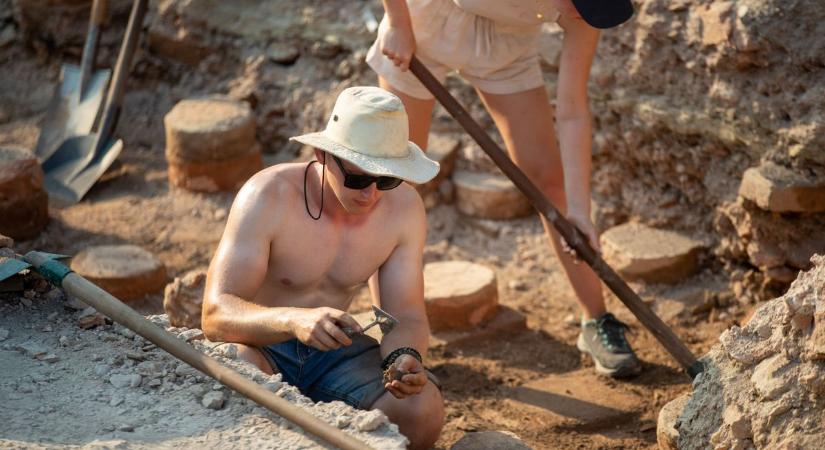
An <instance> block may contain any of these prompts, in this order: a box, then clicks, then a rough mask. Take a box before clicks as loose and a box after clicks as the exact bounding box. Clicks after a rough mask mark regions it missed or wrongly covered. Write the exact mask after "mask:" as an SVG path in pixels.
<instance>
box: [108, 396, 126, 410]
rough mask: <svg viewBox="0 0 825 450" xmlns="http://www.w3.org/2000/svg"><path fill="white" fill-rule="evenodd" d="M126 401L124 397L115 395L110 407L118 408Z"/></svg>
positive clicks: (110, 401)
mask: <svg viewBox="0 0 825 450" xmlns="http://www.w3.org/2000/svg"><path fill="white" fill-rule="evenodd" d="M124 400H126V399H125V398H124V397H123V396H122V395H120V394H115V395H113V396H112V398H111V400H109V406H111V407H113V408H114V407H116V406H120V404H121V403H123V401H124Z"/></svg>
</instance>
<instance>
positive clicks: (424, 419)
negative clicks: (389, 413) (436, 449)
mask: <svg viewBox="0 0 825 450" xmlns="http://www.w3.org/2000/svg"><path fill="white" fill-rule="evenodd" d="M433 390H434V391H435V392H432V393H427V394H429V395H427V396H426V397H422V398H421V399H419V400H420V401H417V402H411V403H410V404H409V406H408V407H407V408H404V409H403V410H402V411H401V412H400V413H401V415H402V417H403V419H402V420H401V421H403V422H405V424H406V425H407V426H406V427H405V429H404V430H403V431H404V432H405V434H406V436H407V438H408V439H409V440H410V443H411V444H410V448H422V449H428V448H431V447H432V446H433V445H434V444H435V442H436V441H437V440H438V437H439V435H441V429H442V428H443V427H444V402H443V400H442V399H441V394H440V393H439V392H438V390H437V389H435V387H434V386H433Z"/></svg>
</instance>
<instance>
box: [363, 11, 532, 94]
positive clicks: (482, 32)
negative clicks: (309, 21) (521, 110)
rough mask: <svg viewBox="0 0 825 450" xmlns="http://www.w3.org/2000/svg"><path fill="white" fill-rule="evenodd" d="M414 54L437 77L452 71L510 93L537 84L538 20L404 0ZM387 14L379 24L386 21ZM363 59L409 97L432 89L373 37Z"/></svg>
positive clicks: (489, 90)
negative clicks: (510, 19)
mask: <svg viewBox="0 0 825 450" xmlns="http://www.w3.org/2000/svg"><path fill="white" fill-rule="evenodd" d="M407 4H408V7H409V10H410V17H411V19H412V26H413V30H414V33H415V41H416V56H417V57H418V59H419V60H421V62H422V63H423V64H424V65H425V66H427V68H428V69H430V71H431V72H432V73H433V75H434V76H435V77H436V78H437V79H438V80H439V81H441V82H442V83H443V82H444V79H445V78H446V76H447V74H448V73H449V72H451V71H457V72H458V73H459V74H460V75H461V76H462V77H463V78H464V79H465V80H467V81H468V82H469V83H470V84H472V85H473V86H475V87H476V88H477V89H479V90H481V91H483V92H487V93H490V94H514V93H516V92H523V91H526V90H530V89H534V88H536V87H539V86H542V85H543V83H544V80H543V78H542V74H541V68H540V66H539V56H538V36H539V30H540V28H541V24H540V23H539V24H533V25H518V26H517V25H512V24H506V23H502V22H499V21H494V20H492V19H489V18H487V17H483V16H479V15H476V14H473V13H470V12H467V11H465V10H463V9H461V8H459V7H458V6H456V4H455V3H453V1H452V0H408V1H407ZM386 26H388V24H387V18H386V16H385V17H384V19H383V20H382V21H381V25H380V27H386ZM367 64H369V66H370V67H372V69H373V70H375V72H376V73H378V75H380V76H381V77H383V78H385V79H386V80H387V81H388V82H389V83H390V85H392V86H393V87H394V88H396V89H399V90H400V91H402V92H404V93H405V94H408V95H410V96H412V97H416V98H421V99H431V98H433V96H432V94H430V92H429V91H427V88H425V87H424V85H422V84H421V83H420V82H419V81H418V79H417V78H416V77H415V75H413V74H412V72H410V71H406V72H402V71H401V69H399V68H398V67H396V66H395V64H394V63H393V62H392V60H391V59H389V58H387V57H386V56H384V55H382V54H381V52H380V51H379V50H378V48H377V42H376V43H374V44H373V45H372V47H371V48H370V50H369V52H368V53H367Z"/></svg>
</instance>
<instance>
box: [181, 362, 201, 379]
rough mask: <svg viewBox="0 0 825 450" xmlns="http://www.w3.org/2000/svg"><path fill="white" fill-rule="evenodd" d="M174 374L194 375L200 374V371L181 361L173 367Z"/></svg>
mask: <svg viewBox="0 0 825 450" xmlns="http://www.w3.org/2000/svg"><path fill="white" fill-rule="evenodd" d="M175 375H177V376H179V377H186V376H191V377H196V376H198V375H200V372H199V371H198V369H195V368H194V367H192V366H190V365H189V364H183V363H181V364H178V366H177V367H175Z"/></svg>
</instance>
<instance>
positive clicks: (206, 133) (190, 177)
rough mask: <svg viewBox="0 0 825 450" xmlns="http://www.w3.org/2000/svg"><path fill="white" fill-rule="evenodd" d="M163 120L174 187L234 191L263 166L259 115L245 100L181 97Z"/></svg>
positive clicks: (167, 157) (170, 174) (203, 190)
mask: <svg viewBox="0 0 825 450" xmlns="http://www.w3.org/2000/svg"><path fill="white" fill-rule="evenodd" d="M163 124H164V127H165V128H166V160H167V163H168V164H169V181H170V182H171V183H172V184H173V185H175V186H179V187H182V188H185V189H188V190H192V191H199V192H217V191H232V190H236V189H238V188H240V186H241V185H243V183H244V182H245V181H246V180H247V179H249V177H251V176H252V175H253V174H254V173H255V172H257V171H259V170H261V168H262V167H263V161H262V159H261V151H260V146H259V145H258V143H257V142H256V141H255V116H254V115H253V113H252V109H251V108H250V107H249V105H248V104H246V103H245V102H239V101H235V100H231V99H228V98H224V97H219V96H212V97H204V98H198V99H186V100H182V101H180V102H178V104H177V105H175V107H174V108H172V110H171V111H169V113H168V114H166V116H165V117H164V119H163Z"/></svg>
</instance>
